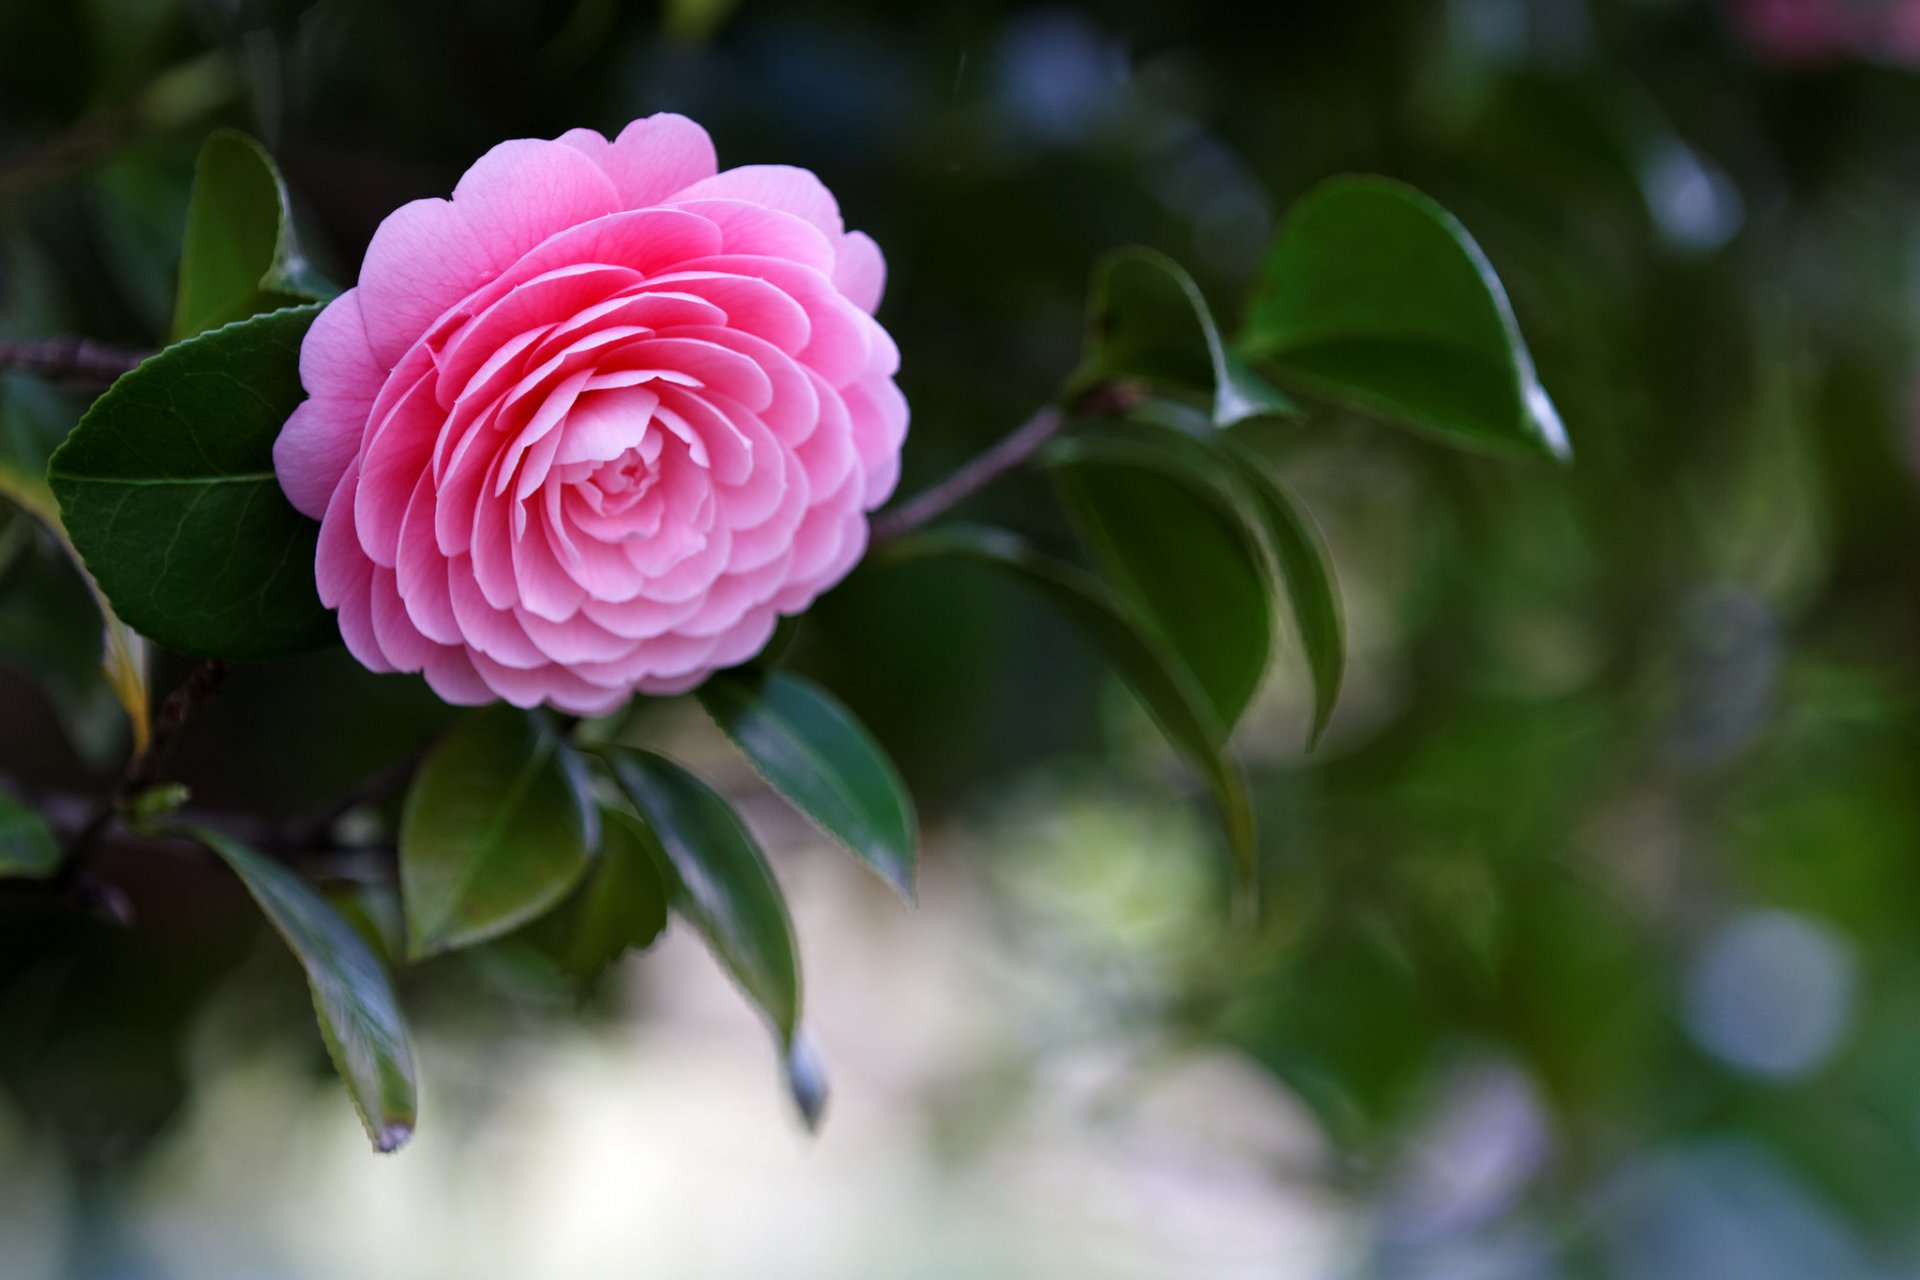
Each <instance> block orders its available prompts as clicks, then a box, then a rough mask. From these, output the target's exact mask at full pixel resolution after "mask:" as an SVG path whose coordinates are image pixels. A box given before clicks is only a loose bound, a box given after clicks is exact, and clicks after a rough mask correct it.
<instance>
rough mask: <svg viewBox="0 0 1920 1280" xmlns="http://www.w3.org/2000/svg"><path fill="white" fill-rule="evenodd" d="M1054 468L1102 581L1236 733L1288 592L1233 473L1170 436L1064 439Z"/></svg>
mask: <svg viewBox="0 0 1920 1280" xmlns="http://www.w3.org/2000/svg"><path fill="white" fill-rule="evenodd" d="M1170 446H1181V447H1178V448H1174V447H1170ZM1047 461H1048V463H1049V465H1050V466H1051V467H1052V469H1053V471H1054V475H1055V479H1056V480H1057V482H1058V484H1059V487H1060V493H1061V497H1062V499H1063V500H1064V501H1065V503H1066V506H1067V511H1068V513H1069V515H1071V516H1072V517H1073V522H1074V527H1075V528H1076V529H1077V530H1078V531H1079V533H1080V538H1081V541H1082V542H1083V543H1084V544H1085V545H1086V547H1087V549H1088V551H1089V553H1090V554H1091V555H1092V556H1093V559H1094V562H1095V563H1096V564H1097V565H1098V566H1099V567H1100V570H1101V572H1102V574H1103V575H1104V576H1105V577H1106V578H1107V579H1108V580H1109V581H1110V582H1112V583H1113V584H1114V587H1115V589H1116V590H1118V591H1119V592H1120V593H1121V594H1122V595H1124V596H1125V597H1126V598H1127V600H1128V601H1129V602H1130V603H1131V604H1132V606H1133V607H1134V609H1135V610H1136V611H1137V612H1138V613H1139V615H1140V616H1141V617H1142V618H1143V619H1144V620H1145V622H1146V624H1147V625H1148V626H1149V627H1150V628H1151V629H1152V631H1153V633H1154V634H1155V635H1156V636H1157V637H1158V638H1159V639H1160V641H1161V642H1162V644H1163V645H1164V647H1165V648H1166V650H1167V652H1169V653H1170V654H1172V655H1173V657H1174V658H1176V659H1177V660H1178V661H1179V662H1181V663H1182V665H1184V666H1185V667H1186V669H1187V672H1188V673H1189V674H1190V675H1191V676H1192V677H1193V680H1194V683H1195V684H1196V685H1197V686H1198V687H1199V689H1200V690H1201V692H1203V693H1204V694H1206V696H1207V699H1208V701H1209V702H1210V703H1211V704H1212V706H1213V710H1214V714H1215V716H1216V717H1217V718H1218V720H1219V721H1220V723H1221V724H1222V725H1223V726H1225V728H1226V729H1227V731H1228V732H1229V733H1231V732H1232V729H1233V726H1234V725H1236V724H1238V723H1239V720H1240V716H1241V714H1242V713H1243V712H1245V710H1246V708H1247V704H1248V703H1249V702H1251V701H1252V699H1253V695H1254V693H1255V692H1257V691H1258V689H1259V687H1260V680H1261V677H1262V676H1264V675H1265V674H1266V669H1267V659H1268V656H1269V655H1270V654H1271V652H1272V649H1273V604H1272V597H1273V588H1274V587H1275V586H1277V584H1276V583H1273V582H1271V581H1270V580H1269V578H1268V575H1267V573H1266V572H1265V568H1266V566H1265V562H1264V560H1263V557H1262V548H1261V543H1260V535H1259V533H1258V532H1257V531H1256V530H1255V528H1254V527H1253V526H1252V525H1251V523H1250V517H1248V516H1247V515H1246V514H1245V512H1243V511H1242V510H1241V508H1240V506H1239V504H1238V502H1237V501H1236V498H1237V495H1236V494H1235V493H1234V492H1233V491H1231V490H1230V489H1229V488H1227V485H1228V484H1230V483H1232V482H1233V479H1234V476H1233V473H1231V472H1230V471H1228V470H1227V468H1228V467H1229V465H1230V464H1228V463H1227V462H1226V461H1225V460H1224V458H1223V457H1221V456H1219V455H1217V454H1215V453H1213V452H1212V451H1210V450H1207V449H1206V448H1204V447H1203V446H1201V445H1199V444H1197V443H1195V442H1192V441H1189V440H1185V439H1184V438H1182V437H1179V436H1176V435H1173V434H1171V433H1168V436H1167V438H1166V439H1165V440H1164V441H1155V442H1148V441H1141V440H1135V439H1121V438H1111V437H1099V436H1086V437H1076V438H1073V439H1068V440H1062V441H1059V442H1058V443H1057V444H1056V445H1055V446H1054V447H1053V448H1052V449H1050V450H1049V451H1048V455H1047Z"/></svg>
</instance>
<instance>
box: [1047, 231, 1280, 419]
mask: <svg viewBox="0 0 1920 1280" xmlns="http://www.w3.org/2000/svg"><path fill="white" fill-rule="evenodd" d="M1112 379H1140V380H1144V381H1146V382H1149V383H1157V384H1160V385H1163V386H1165V385H1171V386H1174V387H1192V388H1197V389H1200V390H1203V391H1206V392H1208V393H1210V394H1211V396H1212V416H1213V422H1214V425H1215V426H1220V427H1228V426H1232V425H1233V424H1234V423H1236V422H1239V421H1242V420H1243V419H1246V418H1253V417H1259V416H1261V415H1264V414H1273V415H1279V416H1289V415H1292V414H1293V413H1294V412H1296V410H1295V409H1294V406H1293V403H1292V402H1291V401H1290V400H1288V399H1287V398H1286V397H1285V396H1284V395H1282V394H1280V392H1279V391H1277V390H1275V389H1274V388H1273V387H1272V386H1271V385H1269V384H1268V383H1267V381H1266V380H1265V379H1264V378H1262V377H1261V376H1260V375H1259V374H1258V373H1255V372H1254V371H1253V369H1252V368H1250V367H1249V366H1248V365H1247V364H1246V362H1245V361H1243V360H1241V359H1240V358H1239V357H1238V356H1236V355H1234V354H1233V353H1232V352H1230V351H1228V350H1227V348H1226V344H1224V343H1223V342H1222V341H1221V340H1220V326H1219V325H1218V324H1217V323H1215V321H1214V318H1213V311H1212V310H1211V309H1210V308H1209V307H1208V306H1207V300H1206V298H1205V296H1204V295H1203V294H1201V292H1200V286H1199V285H1197V284H1195V283H1194V282H1193V277H1192V276H1191V275H1189V274H1187V270H1186V268H1184V267H1182V266H1181V265H1180V264H1179V263H1177V262H1175V261H1174V260H1173V259H1172V258H1169V257H1167V256H1166V255H1165V254H1163V253H1160V252H1158V251H1156V250H1153V249H1145V248H1140V247H1137V246H1136V247H1133V248H1126V249H1117V250H1115V251H1114V252H1112V253H1110V254H1108V255H1107V256H1106V257H1105V258H1103V259H1102V260H1101V261H1100V263H1099V265H1098V266H1096V267H1095V268H1094V273H1093V286H1092V288H1091V290H1090V291H1089V292H1088V296H1087V353H1086V358H1085V361H1084V363H1083V364H1082V365H1081V368H1080V371H1079V373H1078V374H1077V375H1076V377H1075V380H1074V382H1075V385H1076V386H1077V387H1079V388H1082V389H1085V388H1088V387H1091V386H1093V385H1095V384H1096V383H1099V382H1104V381H1108V380H1112Z"/></svg>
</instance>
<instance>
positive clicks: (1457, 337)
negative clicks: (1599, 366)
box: [1244, 177, 1569, 457]
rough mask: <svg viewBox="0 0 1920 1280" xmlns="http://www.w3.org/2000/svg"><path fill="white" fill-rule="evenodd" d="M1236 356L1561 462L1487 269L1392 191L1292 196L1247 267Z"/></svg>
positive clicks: (1556, 425)
mask: <svg viewBox="0 0 1920 1280" xmlns="http://www.w3.org/2000/svg"><path fill="white" fill-rule="evenodd" d="M1244 345H1245V349H1246V351H1247V353H1248V354H1249V355H1250V356H1252V357H1253V358H1255V359H1258V360H1265V361H1270V362H1272V363H1273V364H1274V365H1275V366H1277V367H1278V368H1280V369H1281V370H1283V371H1285V372H1287V373H1289V374H1291V375H1292V376H1293V377H1295V378H1297V379H1299V380H1300V381H1301V382H1302V383H1303V384H1305V385H1307V386H1310V387H1312V388H1314V389H1316V390H1319V391H1322V392H1324V393H1326V394H1328V395H1331V396H1333V397H1335V398H1337V399H1342V400H1347V401H1351V402H1353V403H1354V404H1357V405H1360V406H1362V407H1364V408H1368V409H1372V410H1374V411H1376V412H1379V413H1381V414H1383V415H1385V416H1387V417H1389V418H1393V419H1396V420H1398V421H1402V422H1406V423H1410V424H1412V425H1415V426H1419V427H1425V428H1428V429H1431V430H1435V431H1438V432H1441V433H1443V434H1444V435H1447V436H1449V437H1450V438H1453V439H1457V440H1466V441H1470V442H1473V443H1478V444H1486V445H1494V446H1520V447H1524V448H1527V449H1531V450H1544V451H1547V452H1550V453H1553V454H1556V455H1559V456H1562V457H1565V456H1567V454H1568V452H1569V450H1568V445H1567V439H1566V432H1565V429H1564V428H1563V427H1562V425H1561V423H1560V418H1559V415H1558V413H1557V412H1555V410H1554V408H1553V404H1552V402H1551V401H1550V400H1549V399H1548V398H1547V395H1546V392H1545V391H1544V390H1543V389H1542V388H1541V386H1540V382H1539V379H1538V378H1537V377H1536V376H1535V374H1534V369H1533V357H1532V356H1531V355H1530V354H1528V352H1527V347H1526V344H1525V342H1524V341H1522V339H1521V337H1520V327H1519V325H1518V324H1517V323H1516V322H1515V320H1514V318H1513V309H1512V308H1511V307H1510V306H1509V305H1508V302H1507V295H1506V291H1505V290H1504V289H1503V288H1502V287H1501V285H1500V280H1499V277H1498V276H1496V275H1495V274H1494V271H1493V266H1492V264H1491V263H1489V262H1488V261H1487V258H1486V255H1485V254H1484V253H1482V252H1481V251H1480V246H1479V245H1477V244H1475V243H1474V241H1473V237H1472V236H1470V235H1468V234H1467V231H1466V228H1465V227H1462V226H1461V225H1460V223H1459V222H1458V221H1457V220H1456V219H1455V218H1454V217H1453V215H1452V214H1450V213H1448V212H1447V211H1446V210H1445V209H1442V208H1441V207H1440V206H1439V205H1437V204H1435V203H1434V202H1433V201H1431V200H1429V199H1427V198H1426V197H1425V196H1423V195H1421V194H1420V193H1419V192H1418V191H1415V190H1414V189H1413V188H1411V187H1407V186H1403V185H1402V184H1400V183H1397V182H1389V181H1387V180H1385V179H1382V178H1352V177H1349V178H1335V179H1333V180H1332V181H1329V182H1325V183H1322V184H1321V185H1320V186H1318V187H1315V188H1314V189H1313V190H1312V191H1310V192H1308V193H1307V194H1306V195H1305V196H1304V197H1302V199H1301V200H1300V203H1299V204H1297V205H1296V206H1294V209H1293V212H1292V213H1291V214H1290V215H1289V216H1288V218H1287V224H1286V226H1285V227H1284V228H1283V229H1282V231H1281V233H1280V238H1279V239H1278V240H1277V241H1276V242H1275V243H1274V246H1273V248H1272V250H1271V251H1269V253H1268V255H1267V259H1266V262H1265V263H1264V264H1263V265H1262V267H1261V270H1260V275H1259V278H1258V281H1257V283H1256V286H1255V289H1254V294H1253V301H1252V304H1251V306H1250V308H1249V311H1248V316H1247V327H1246V332H1245V334H1244Z"/></svg>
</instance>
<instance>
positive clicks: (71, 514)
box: [48, 307, 339, 658]
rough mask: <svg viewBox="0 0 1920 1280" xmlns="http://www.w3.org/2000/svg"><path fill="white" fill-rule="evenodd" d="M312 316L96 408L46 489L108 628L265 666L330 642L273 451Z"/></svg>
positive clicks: (149, 379)
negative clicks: (103, 605) (110, 613)
mask: <svg viewBox="0 0 1920 1280" xmlns="http://www.w3.org/2000/svg"><path fill="white" fill-rule="evenodd" d="M318 310H319V308H318V307H300V308H297V309H294V310H288V311H276V312H273V313H272V314H270V315H264V316H257V317H255V318H254V319H252V320H246V321H242V322H241V323H239V324H234V325H229V326H227V327H226V328H224V329H219V330H216V331H214V332H213V333H208V334H202V335H201V336H200V337H198V338H192V339H189V340H188V341H186V342H183V343H180V344H179V345H177V346H172V347H168V348H167V349H166V350H165V351H162V352H161V353H160V354H159V355H157V356H154V357H153V358H152V359H151V360H148V361H147V362H146V363H145V364H143V365H141V366H140V367H139V368H138V369H135V370H134V371H133V372H132V373H129V374H127V375H126V376H125V377H123V378H121V379H120V380H119V381H118V382H116V383H114V384H113V387H112V388H111V389H110V390H109V391H108V392H107V393H106V394H105V395H103V396H101V397H100V399H99V400H97V401H95V402H94V405H93V407H92V408H91V409H89V410H88V411H87V414H86V416H85V417H83V418H82V419H81V420H80V425H79V426H77V427H75V428H74V430H73V434H72V435H71V436H69V437H68V438H67V442H66V443H65V444H63V445H62V446H60V449H59V450H58V451H57V452H56V453H55V454H54V455H53V460H52V462H51V463H50V464H49V467H48V479H49V480H50V481H51V482H52V485H53V491H54V493H55V494H56V495H58V497H59V500H60V513H61V516H62V518H63V520H64V523H65V525H66V529H67V532H68V534H69V535H70V536H71V537H72V539H73V543H74V545H75V546H76V547H77V548H79V550H80V554H81V555H82V556H83V557H84V558H85V560H86V564H87V568H88V569H89V570H90V571H91V572H92V574H93V577H94V579H95V581H97V582H98V583H99V584H100V589H101V590H102V591H104V592H105V593H106V596H107V599H108V600H109V601H111V602H112V604H113V607H114V610H115V612H117V613H118V614H119V616H120V617H121V618H122V619H123V620H124V621H126V622H127V623H128V625H130V626H132V627H133V628H134V629H135V630H137V631H139V632H141V633H142V634H143V635H147V636H150V637H151V638H153V639H155V640H158V641H159V642H160V643H162V644H165V645H169V646H171V647H173V648H175V649H179V650H181V651H182V652H185V653H192V654H198V655H201V656H206V657H221V658H263V657H272V656H277V655H281V654H287V653H294V652H299V651H301V650H305V649H312V648H316V647H318V646H320V645H323V644H326V643H328V642H330V641H332V640H334V639H336V638H337V637H338V634H339V633H338V630H337V628H336V627H335V625H334V622H333V618H332V616H331V615H330V614H329V613H328V612H327V610H326V609H325V608H323V607H322V606H321V604H320V597H319V595H318V594H317V593H316V591H315V588H314V579H313V564H314V550H315V547H316V546H317V544H318V541H319V534H320V526H319V525H318V524H316V523H315V522H314V521H312V520H309V519H307V518H306V517H305V516H303V515H301V514H300V513H299V512H298V511H295V510H294V509H293V506H292V505H291V504H290V503H288V501H287V499H286V496H285V495H284V494H283V493H282V492H281V491H280V482H279V480H278V479H277V478H276V477H275V475H274V471H273V442H274V439H275V438H276V437H277V436H278V435H279V433H280V428H281V426H282V425H283V424H284V423H285V422H286V420H287V416H288V415H289V414H290V413H292V412H293V409H294V406H296V405H297V404H299V403H300V400H301V398H302V397H303V395H304V394H305V393H304V392H303V391H302V390H301V387H300V373H299V355H300V340H301V338H302V337H303V336H305V334H306V331H307V326H308V325H309V324H311V323H312V322H313V317H314V315H315V314H317V312H318Z"/></svg>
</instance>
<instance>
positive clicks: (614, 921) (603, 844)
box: [535, 809, 667, 986]
mask: <svg viewBox="0 0 1920 1280" xmlns="http://www.w3.org/2000/svg"><path fill="white" fill-rule="evenodd" d="M600 833H601V834H600V851H599V852H598V853H597V854H595V855H594V859H593V867H592V869H591V870H590V871H588V872H587V875H586V878H585V879H583V880H582V881H581V882H580V885H579V887H578V888H576V889H575V890H574V891H573V895H572V896H571V897H570V898H568V899H567V901H566V902H564V903H563V904H561V906H560V908H559V910H557V911H554V912H553V913H551V914H550V915H548V916H546V917H545V918H544V919H542V920H540V921H539V922H538V923H537V924H536V925H535V929H536V931H537V937H538V940H539V942H540V943H541V945H542V946H543V948H544V949H545V951H546V952H547V954H548V955H550V956H551V957H552V958H553V960H554V963H555V964H556V965H557V966H558V967H559V969H560V972H562V973H563V974H565V975H566V976H567V977H569V978H571V979H573V980H574V981H575V982H577V983H580V984H581V985H583V986H591V985H593V984H594V983H597V982H598V981H599V980H600V978H601V976H602V975H603V974H604V973H605V972H606V970H607V969H608V968H609V967H610V966H611V965H612V964H613V963H614V961H616V960H618V959H619V958H620V957H621V956H622V955H624V954H625V953H626V952H627V951H629V950H634V951H638V950H642V949H644V948H646V947H648V946H650V945H652V943H653V940H654V939H655V938H658V937H659V936H660V932H661V930H663V929H665V928H666V927H667V886H666V882H665V881H664V879H662V875H663V868H662V864H661V859H662V857H663V856H664V855H663V854H662V853H661V852H660V847H659V846H660V841H659V837H657V836H655V835H654V834H653V831H652V829H651V828H649V827H647V826H646V825H644V824H643V823H641V822H638V821H636V820H635V819H634V818H633V817H632V816H631V815H629V814H627V813H623V812H622V811H620V810H618V809H603V810H601V813H600Z"/></svg>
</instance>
